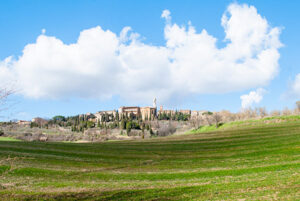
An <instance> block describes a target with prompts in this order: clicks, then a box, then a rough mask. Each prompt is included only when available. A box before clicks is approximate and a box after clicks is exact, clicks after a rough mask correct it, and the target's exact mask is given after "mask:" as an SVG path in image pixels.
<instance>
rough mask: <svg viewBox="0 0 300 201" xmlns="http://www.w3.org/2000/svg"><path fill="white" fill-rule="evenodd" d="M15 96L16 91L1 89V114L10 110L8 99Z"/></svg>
mask: <svg viewBox="0 0 300 201" xmlns="http://www.w3.org/2000/svg"><path fill="white" fill-rule="evenodd" d="M13 94H14V91H13V90H11V89H7V88H2V89H1V88H0V112H2V111H4V110H7V109H8V108H9V105H7V103H8V98H9V97H10V96H11V95H13Z"/></svg>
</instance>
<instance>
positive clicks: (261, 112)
mask: <svg viewBox="0 0 300 201" xmlns="http://www.w3.org/2000/svg"><path fill="white" fill-rule="evenodd" d="M258 112H259V116H260V117H261V118H264V117H265V116H267V115H268V112H267V110H266V108H265V107H260V108H258Z"/></svg>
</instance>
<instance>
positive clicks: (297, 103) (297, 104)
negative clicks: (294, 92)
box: [296, 101, 300, 113]
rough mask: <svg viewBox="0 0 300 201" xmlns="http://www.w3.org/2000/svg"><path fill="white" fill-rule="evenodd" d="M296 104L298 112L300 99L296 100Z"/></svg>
mask: <svg viewBox="0 0 300 201" xmlns="http://www.w3.org/2000/svg"><path fill="white" fill-rule="evenodd" d="M296 106H297V110H298V113H299V112H300V101H297V102H296Z"/></svg>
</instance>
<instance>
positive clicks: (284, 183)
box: [0, 121, 300, 200]
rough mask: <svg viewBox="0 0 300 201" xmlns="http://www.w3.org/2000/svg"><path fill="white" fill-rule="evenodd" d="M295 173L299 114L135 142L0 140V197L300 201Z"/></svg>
mask: <svg viewBox="0 0 300 201" xmlns="http://www.w3.org/2000/svg"><path fill="white" fill-rule="evenodd" d="M199 132H200V131H199ZM299 173H300V122H299V121H288V122H281V123H277V124H276V123H273V124H270V125H268V124H258V125H251V126H238V127H237V126H235V127H228V128H227V129H219V130H212V131H209V132H200V133H197V132H194V133H193V134H184V135H178V136H169V137H164V138H153V139H149V140H139V141H137V140H136V141H111V142H103V143H46V142H23V141H13V140H11V139H6V140H5V139H3V140H0V198H1V200H239V199H240V200H300V174H299Z"/></svg>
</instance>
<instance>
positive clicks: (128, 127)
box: [126, 121, 131, 135]
mask: <svg viewBox="0 0 300 201" xmlns="http://www.w3.org/2000/svg"><path fill="white" fill-rule="evenodd" d="M130 131H131V122H130V121H128V122H127V123H126V132H127V135H128V134H129V133H130Z"/></svg>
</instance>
